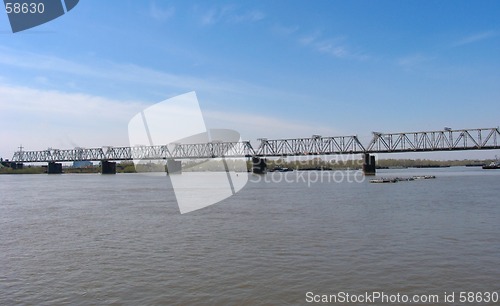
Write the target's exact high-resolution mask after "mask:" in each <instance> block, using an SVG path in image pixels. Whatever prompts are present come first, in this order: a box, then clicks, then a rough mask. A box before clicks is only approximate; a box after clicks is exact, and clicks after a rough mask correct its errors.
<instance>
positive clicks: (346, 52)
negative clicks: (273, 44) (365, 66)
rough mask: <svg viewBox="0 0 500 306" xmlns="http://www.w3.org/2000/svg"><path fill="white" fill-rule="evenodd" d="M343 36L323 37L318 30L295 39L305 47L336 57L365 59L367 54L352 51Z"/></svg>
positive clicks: (367, 57)
mask: <svg viewBox="0 0 500 306" xmlns="http://www.w3.org/2000/svg"><path fill="white" fill-rule="evenodd" d="M345 40H346V38H345V37H337V38H325V37H324V36H323V35H322V33H321V32H320V31H316V32H313V33H311V34H308V35H304V36H301V37H299V38H298V39H297V41H298V42H299V43H300V44H301V45H303V46H306V47H310V48H312V49H313V50H315V51H317V52H320V53H324V54H328V55H330V56H333V57H335V58H338V59H354V60H360V61H363V60H367V59H369V56H368V55H366V54H364V53H361V52H354V51H352V50H351V49H350V48H349V47H348V46H347V44H346V43H345Z"/></svg>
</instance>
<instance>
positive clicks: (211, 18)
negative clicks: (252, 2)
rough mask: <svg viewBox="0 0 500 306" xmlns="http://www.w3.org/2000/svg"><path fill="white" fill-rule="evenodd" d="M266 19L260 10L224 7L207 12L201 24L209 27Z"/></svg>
mask: <svg viewBox="0 0 500 306" xmlns="http://www.w3.org/2000/svg"><path fill="white" fill-rule="evenodd" d="M265 17H266V15H265V14H264V13H263V12H261V11H259V10H248V11H241V10H238V9H237V8H235V7H234V6H224V7H218V8H211V9H209V10H207V11H206V12H205V13H204V14H203V15H202V17H201V24H203V25H206V26H208V25H213V24H216V23H219V22H229V23H252V22H257V21H260V20H262V19H264V18H265Z"/></svg>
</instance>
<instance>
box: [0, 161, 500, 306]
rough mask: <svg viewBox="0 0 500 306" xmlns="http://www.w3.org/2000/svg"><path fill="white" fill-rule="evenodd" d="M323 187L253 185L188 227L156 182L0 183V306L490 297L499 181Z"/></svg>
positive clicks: (77, 178)
mask: <svg viewBox="0 0 500 306" xmlns="http://www.w3.org/2000/svg"><path fill="white" fill-rule="evenodd" d="M308 173H313V172H308ZM328 173H329V172H324V173H320V172H314V175H315V177H316V181H315V182H310V181H307V176H306V177H305V180H304V179H303V178H304V177H299V176H298V174H299V172H289V173H286V175H288V176H289V177H288V178H289V179H287V181H285V180H283V179H279V177H277V176H276V175H277V174H274V175H275V176H274V177H273V176H272V175H273V174H270V173H269V174H267V176H266V177H260V179H256V177H253V176H252V177H250V182H249V183H248V184H247V185H246V186H245V187H244V188H243V189H242V190H241V191H240V192H238V193H237V194H236V195H235V196H233V197H231V198H228V199H226V200H224V201H222V202H220V203H217V204H215V205H212V206H209V207H206V208H203V209H200V210H197V211H194V212H191V213H188V214H180V213H179V208H178V207H177V204H176V198H175V195H174V192H173V190H172V187H171V185H169V183H168V179H167V178H166V177H154V176H145V175H141V174H117V175H99V174H62V175H43V174H42V175H1V176H0V304H1V305H19V304H21V305H64V304H66V305H111V304H113V305H121V304H123V305H305V304H311V303H308V300H307V299H308V297H307V294H309V295H310V296H316V295H319V296H321V295H330V294H332V295H333V294H338V293H339V292H344V293H350V294H353V295H362V294H365V292H384V293H385V294H388V295H389V294H390V295H396V294H401V295H409V296H413V295H431V294H435V295H438V296H439V302H437V301H435V303H432V304H433V305H446V304H449V305H457V304H460V303H458V302H457V299H458V295H459V293H460V292H461V291H467V292H500V221H499V217H500V196H499V192H500V189H499V187H500V170H482V169H480V168H465V167H456V168H447V169H406V170H379V171H378V176H384V177H390V176H411V175H416V174H429V175H436V176H437V178H436V179H434V180H417V181H412V182H398V183H395V184H370V183H369V182H368V180H364V181H362V182H356V181H355V180H353V179H351V180H348V179H347V174H346V173H344V174H345V175H346V176H345V177H344V178H345V179H344V181H342V182H339V179H338V178H339V177H337V179H336V181H335V182H333V181H328V180H323V182H321V180H318V179H317V177H318V175H320V176H321V175H323V176H324V175H330V174H331V172H330V174H328ZM182 175H198V174H196V173H190V174H188V173H185V174H182ZM280 175H284V174H280ZM308 175H310V174H308ZM350 176H352V178H354V175H353V174H352V173H351V174H350ZM264 178H267V179H264ZM312 178H313V176H311V177H309V180H311V179H312ZM294 180H295V181H294ZM348 181H350V182H348ZM358 181H359V178H358ZM445 292H446V293H447V294H449V293H450V292H454V294H455V302H454V303H445V302H444V294H445ZM332 304H335V303H332ZM337 304H341V303H337ZM355 304H359V303H352V304H351V305H355ZM370 304H377V305H382V304H383V305H387V304H389V303H387V302H381V301H374V302H372V303H365V304H364V305H370ZM468 304H469V305H476V304H477V303H468ZM492 304H493V303H482V304H479V305H492ZM463 305H465V304H463Z"/></svg>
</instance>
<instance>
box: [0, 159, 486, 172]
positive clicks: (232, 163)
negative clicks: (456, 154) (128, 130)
mask: <svg viewBox="0 0 500 306" xmlns="http://www.w3.org/2000/svg"><path fill="white" fill-rule="evenodd" d="M220 161H221V160H196V161H185V162H183V165H182V171H184V172H194V171H225V170H226V169H228V170H230V171H246V169H251V168H252V162H251V161H246V162H245V163H241V159H240V160H235V159H226V161H225V163H222V162H220ZM492 161H493V160H491V159H488V160H470V159H464V160H430V159H379V160H377V167H378V168H412V167H454V166H481V165H485V164H489V163H491V162H492ZM266 163H267V167H268V169H275V168H290V169H294V170H314V169H317V170H342V169H352V170H356V169H361V167H362V164H363V161H362V160H361V159H359V158H354V157H349V158H344V159H340V158H339V159H332V160H327V159H324V158H320V157H317V158H312V159H291V160H290V159H284V158H273V159H270V158H269V159H266ZM245 166H246V169H245ZM164 169H165V168H164V165H163V164H155V163H148V162H146V163H141V164H139V165H137V166H136V165H134V163H133V162H131V161H124V162H120V163H117V164H116V172H117V173H136V172H162V171H164ZM100 171H101V167H100V165H92V166H88V167H81V168H77V167H70V166H66V167H64V172H65V173H99V172H100ZM45 172H46V167H44V166H39V165H27V166H25V167H23V168H22V169H12V168H11V167H9V166H8V164H6V163H5V162H3V160H2V163H1V164H0V174H38V173H45Z"/></svg>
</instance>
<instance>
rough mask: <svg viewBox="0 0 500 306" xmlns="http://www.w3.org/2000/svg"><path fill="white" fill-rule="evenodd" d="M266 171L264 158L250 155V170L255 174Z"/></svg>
mask: <svg viewBox="0 0 500 306" xmlns="http://www.w3.org/2000/svg"><path fill="white" fill-rule="evenodd" d="M266 171H267V164H266V159H265V158H260V157H257V156H254V157H252V172H253V173H255V174H264V173H266Z"/></svg>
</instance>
